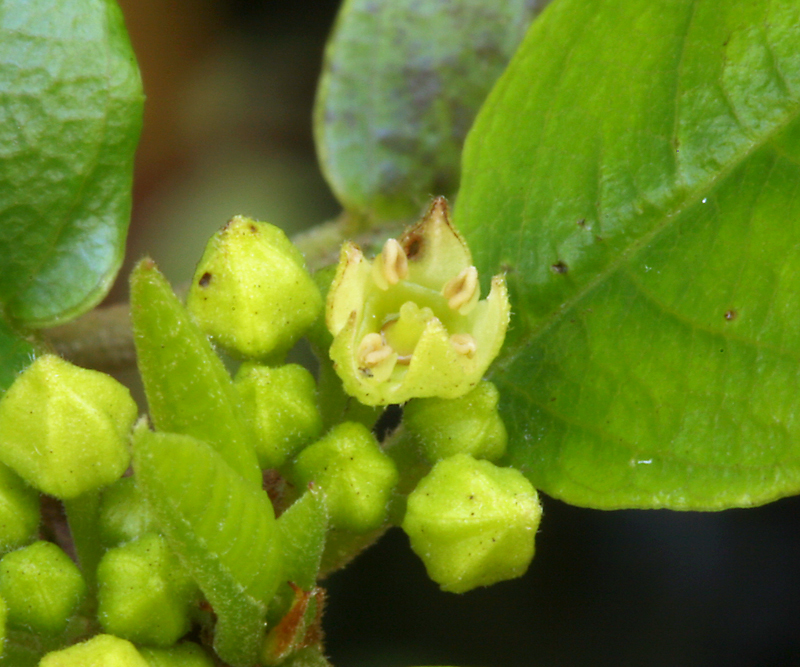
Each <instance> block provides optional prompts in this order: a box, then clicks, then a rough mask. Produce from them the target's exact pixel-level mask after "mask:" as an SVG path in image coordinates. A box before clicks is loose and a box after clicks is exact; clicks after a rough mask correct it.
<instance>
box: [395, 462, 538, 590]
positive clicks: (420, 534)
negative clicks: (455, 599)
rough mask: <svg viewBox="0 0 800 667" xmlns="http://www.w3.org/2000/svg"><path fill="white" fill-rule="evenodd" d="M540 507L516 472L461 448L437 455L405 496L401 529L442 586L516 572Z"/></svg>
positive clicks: (529, 554) (529, 549)
mask: <svg viewBox="0 0 800 667" xmlns="http://www.w3.org/2000/svg"><path fill="white" fill-rule="evenodd" d="M541 514H542V509H541V506H540V504H539V500H538V497H537V495H536V491H535V490H534V489H533V487H532V486H531V484H530V482H529V481H528V480H527V479H525V477H523V475H522V473H520V472H519V471H518V470H515V469H513V468H498V467H497V466H495V465H494V464H492V463H489V461H476V460H475V459H473V458H472V457H471V456H468V455H466V454H456V455H455V456H453V457H451V458H448V459H443V460H442V461H439V462H438V463H437V464H436V465H435V466H434V467H433V469H432V470H431V472H430V473H429V474H428V475H427V476H426V477H424V478H423V479H422V481H421V482H420V483H419V485H418V486H417V488H416V489H415V490H414V491H413V492H412V493H411V494H410V495H409V496H408V509H407V511H406V516H405V518H404V520H403V530H404V531H405V532H406V534H407V535H408V536H409V538H410V540H411V548H412V549H413V550H414V552H415V553H416V554H417V555H418V556H419V557H420V558H422V561H423V562H424V563H425V568H426V569H427V571H428V576H430V578H431V579H433V580H434V581H435V582H436V583H438V584H439V585H440V586H441V588H442V590H444V591H450V592H453V593H464V592H466V591H468V590H471V589H473V588H476V587H477V586H489V585H490V584H494V583H496V582H498V581H504V580H505V579H513V578H515V577H519V576H522V575H523V574H524V573H525V571H526V570H527V569H528V565H529V564H530V562H531V559H532V558H533V551H534V547H533V542H534V537H535V534H536V529H537V528H538V526H539V520H540V518H541Z"/></svg>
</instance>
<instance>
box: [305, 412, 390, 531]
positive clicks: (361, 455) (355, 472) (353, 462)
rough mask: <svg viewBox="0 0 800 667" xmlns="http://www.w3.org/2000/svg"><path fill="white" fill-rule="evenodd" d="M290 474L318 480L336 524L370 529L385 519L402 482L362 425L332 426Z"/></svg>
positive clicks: (307, 481)
mask: <svg viewBox="0 0 800 667" xmlns="http://www.w3.org/2000/svg"><path fill="white" fill-rule="evenodd" d="M291 476H292V478H293V480H294V481H295V482H296V483H297V485H298V486H300V487H303V486H306V485H307V484H310V483H312V482H313V483H314V485H315V486H319V487H320V488H321V489H322V490H323V492H324V493H325V500H326V502H327V505H328V511H329V512H330V520H331V524H332V525H333V526H334V527H335V528H339V529H342V530H349V531H353V532H355V533H365V532H367V531H369V530H372V529H374V528H378V527H379V526H380V525H381V524H382V523H383V522H384V521H385V519H386V506H387V503H388V502H389V498H390V496H391V493H392V489H393V488H394V486H395V485H396V484H397V480H398V473H397V468H396V467H395V464H394V462H393V461H392V460H391V459H390V458H389V457H388V456H387V455H386V454H385V453H384V452H383V451H382V450H381V448H380V446H379V445H378V442H377V441H376V440H375V437H374V436H373V435H372V433H370V432H369V430H367V428H366V427H365V426H364V425H363V424H359V423H356V422H346V423H344V424H340V425H339V426H335V427H334V428H332V429H331V430H330V431H329V432H328V433H327V434H326V435H325V436H324V437H323V438H322V439H321V440H319V441H317V442H315V443H314V444H313V445H310V446H309V447H307V448H306V449H304V450H303V451H302V452H300V455H299V456H298V457H297V459H296V460H295V462H294V466H293V468H292V470H291Z"/></svg>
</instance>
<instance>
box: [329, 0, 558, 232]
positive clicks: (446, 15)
mask: <svg viewBox="0 0 800 667" xmlns="http://www.w3.org/2000/svg"><path fill="white" fill-rule="evenodd" d="M544 4H545V2H543V1H542V0H506V1H505V2H486V1H485V0H460V1H459V2H453V1H452V0H347V1H346V2H344V3H343V5H342V8H341V10H340V12H339V16H338V18H337V21H336V27H335V29H334V32H333V34H332V36H331V39H330V42H329V43H328V47H327V50H326V53H325V68H324V71H323V74H322V78H321V80H320V84H319V90H318V93H317V101H316V108H315V111H314V123H315V136H316V139H317V152H318V154H319V158H320V163H321V164H322V169H323V172H324V173H325V175H326V176H327V179H328V182H329V183H330V185H331V187H332V188H333V191H334V192H335V193H336V196H337V197H338V199H339V201H340V202H342V205H343V206H344V207H345V208H346V209H347V210H348V211H349V212H352V213H355V214H358V215H360V216H363V217H364V218H366V219H369V220H387V219H393V218H402V217H405V216H410V215H414V214H416V213H418V212H419V211H420V209H421V208H422V207H423V206H424V205H425V204H426V203H427V202H428V200H430V198H431V197H432V196H435V195H446V196H452V195H453V194H455V192H456V190H457V189H458V181H459V167H460V162H461V146H462V145H463V142H464V138H465V137H466V134H467V131H468V130H469V128H470V126H471V125H472V121H473V119H474V118H475V115H476V113H477V111H478V109H479V108H480V105H481V103H482V102H483V100H484V98H485V97H486V95H487V94H488V92H489V90H490V89H491V87H492V84H493V83H494V81H495V80H496V79H497V77H498V76H500V74H501V72H502V71H503V69H504V68H505V66H506V64H507V63H508V61H509V59H510V58H511V56H512V54H513V53H514V51H515V50H516V47H517V45H518V44H519V42H520V41H521V40H522V37H523V35H524V34H525V31H526V30H527V27H528V24H529V23H530V21H531V19H532V18H533V17H534V15H535V14H536V13H537V12H538V11H539V10H540V9H541V7H542V6H543V5H544Z"/></svg>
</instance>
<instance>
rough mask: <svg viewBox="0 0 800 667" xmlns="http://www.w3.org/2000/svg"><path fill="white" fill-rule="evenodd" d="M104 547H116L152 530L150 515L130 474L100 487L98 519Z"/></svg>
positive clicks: (100, 536)
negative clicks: (107, 485)
mask: <svg viewBox="0 0 800 667" xmlns="http://www.w3.org/2000/svg"><path fill="white" fill-rule="evenodd" d="M98 528H99V538H100V541H101V542H102V544H103V546H104V547H116V546H119V545H120V544H124V543H125V542H130V541H131V540H135V539H136V538H137V537H141V536H142V535H144V534H145V533H148V532H151V531H152V530H154V524H153V518H152V516H151V514H150V509H149V508H148V506H147V502H145V499H144V496H142V494H141V492H140V491H139V489H138V488H137V486H136V480H135V479H134V478H133V477H123V478H122V479H119V480H117V481H116V482H114V483H113V484H112V485H111V486H109V487H107V488H105V489H103V495H102V498H101V500H100V517H99V520H98Z"/></svg>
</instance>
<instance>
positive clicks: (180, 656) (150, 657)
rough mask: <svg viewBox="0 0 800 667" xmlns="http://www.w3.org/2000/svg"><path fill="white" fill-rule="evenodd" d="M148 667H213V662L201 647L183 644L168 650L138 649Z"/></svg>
mask: <svg viewBox="0 0 800 667" xmlns="http://www.w3.org/2000/svg"><path fill="white" fill-rule="evenodd" d="M139 653H141V654H142V656H143V657H144V659H145V660H147V663H148V664H149V665H150V667H214V661H213V660H212V659H211V657H210V656H209V655H208V653H206V652H205V651H204V650H203V648H202V647H201V646H198V645H197V644H195V643H193V642H183V643H181V644H178V645H177V646H172V647H170V648H151V647H149V646H142V647H140V648H139Z"/></svg>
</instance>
